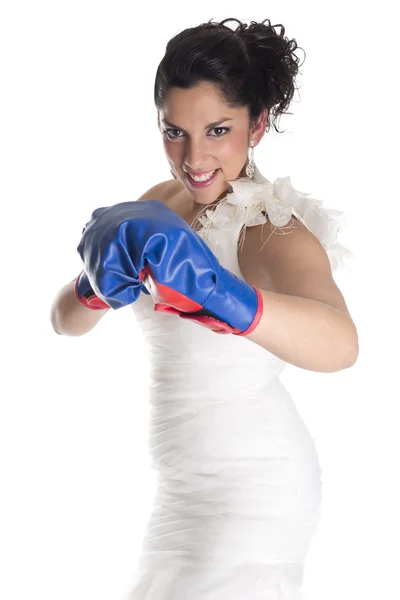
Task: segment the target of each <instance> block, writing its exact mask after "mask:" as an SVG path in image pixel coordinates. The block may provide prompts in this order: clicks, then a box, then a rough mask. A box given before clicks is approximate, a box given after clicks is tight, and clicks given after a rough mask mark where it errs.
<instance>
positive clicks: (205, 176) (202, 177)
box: [188, 169, 217, 181]
mask: <svg viewBox="0 0 400 600" xmlns="http://www.w3.org/2000/svg"><path fill="white" fill-rule="evenodd" d="M216 170H217V169H215V170H214V171H210V172H209V173H208V174H207V173H204V174H203V175H192V174H191V173H188V175H189V177H191V178H192V179H194V180H195V181H207V180H208V179H211V177H212V176H213V175H214V173H215V171H216Z"/></svg>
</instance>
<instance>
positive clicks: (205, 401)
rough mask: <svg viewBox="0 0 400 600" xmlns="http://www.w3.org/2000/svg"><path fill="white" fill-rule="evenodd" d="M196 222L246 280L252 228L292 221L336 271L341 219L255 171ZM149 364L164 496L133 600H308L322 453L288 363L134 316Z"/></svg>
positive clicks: (153, 317) (145, 305) (188, 328)
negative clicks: (294, 391) (287, 375)
mask: <svg viewBox="0 0 400 600" xmlns="http://www.w3.org/2000/svg"><path fill="white" fill-rule="evenodd" d="M230 184H231V185H232V189H233V192H232V193H230V194H227V196H226V197H225V198H224V199H223V200H222V201H221V202H220V203H219V204H218V205H217V206H216V208H215V210H211V209H209V210H207V211H206V213H205V214H204V215H203V217H201V219H200V221H201V223H202V228H201V229H200V230H199V231H198V234H199V235H200V236H201V237H202V238H203V239H204V240H205V241H206V242H207V244H208V245H209V247H210V248H211V249H212V251H213V252H214V254H215V255H216V256H217V258H218V259H219V261H220V263H221V264H222V265H223V266H224V267H225V268H227V269H229V270H230V271H231V272H232V273H234V274H235V275H237V276H238V277H241V278H242V279H243V275H242V273H241V271H240V268H239V263H238V257H237V254H238V252H237V250H238V245H239V244H240V242H241V240H240V238H241V236H242V234H243V232H244V230H243V226H244V225H246V226H248V227H251V226H253V225H257V224H259V223H265V221H266V218H269V219H270V220H271V222H272V223H274V224H276V225H277V226H279V227H282V228H283V231H285V226H286V225H287V224H288V222H289V221H290V217H291V215H292V214H294V215H295V216H296V217H297V218H299V219H300V220H301V221H302V222H303V223H304V224H305V225H306V226H307V227H308V228H309V229H310V231H312V232H313V233H314V235H316V236H317V237H318V239H319V240H320V242H321V243H322V244H323V246H324V247H325V249H326V251H327V254H328V256H329V259H330V261H331V266H332V269H333V271H334V270H335V269H336V268H337V267H338V266H341V265H343V264H344V262H345V259H346V258H349V257H352V255H351V253H350V252H349V251H348V250H347V249H346V248H344V247H343V246H342V245H340V244H338V243H337V241H336V237H337V234H338V232H339V230H340V227H341V224H342V215H343V213H341V212H339V211H335V210H329V209H326V208H324V207H323V206H322V203H321V202H320V201H318V200H316V199H314V198H312V197H310V195H309V194H303V193H301V192H299V191H297V190H295V189H294V188H293V187H292V184H291V182H290V178H289V177H286V178H279V179H277V180H276V181H275V182H274V183H270V182H269V181H268V180H267V179H265V178H264V177H263V176H262V175H261V173H260V172H259V170H258V169H257V170H256V173H255V176H254V179H253V180H249V179H243V180H236V181H232V182H230ZM131 308H132V310H133V312H134V316H135V318H136V320H137V322H138V323H139V325H140V328H141V331H142V332H143V336H144V339H145V341H146V343H147V345H148V348H149V351H150V357H151V378H150V394H149V398H150V411H151V413H150V420H149V450H150V456H151V460H152V467H153V468H154V469H155V470H156V472H157V479H158V483H157V493H156V496H155V500H154V505H153V507H152V512H151V516H150V519H149V522H148V524H147V529H146V535H145V537H144V540H143V545H142V553H141V556H140V558H139V563H138V565H137V568H136V572H135V574H134V579H133V583H132V586H131V587H130V589H129V592H128V595H127V596H126V600H303V596H302V593H301V586H302V581H303V574H304V561H305V557H306V554H307V551H308V549H309V547H310V543H311V540H312V538H313V535H314V533H315V531H316V528H317V526H318V522H319V517H320V503H321V490H322V482H321V469H320V466H319V462H318V456H317V453H316V449H315V445H314V441H313V439H312V437H311V436H310V433H309V431H308V429H307V427H306V426H305V423H304V422H303V420H302V418H301V416H300V414H299V412H298V410H297V408H296V406H295V404H294V402H293V400H292V398H291V396H290V395H289V393H288V391H287V390H286V388H285V386H284V385H283V383H282V382H281V380H280V378H279V376H280V374H281V373H282V370H283V369H284V367H285V364H286V363H285V362H284V361H282V360H280V359H279V358H277V357H276V356H274V355H273V354H271V353H270V352H268V351H266V350H265V349H263V348H261V347H260V346H258V345H257V344H255V343H254V342H251V341H250V340H248V339H246V338H244V337H239V336H235V335H231V334H228V335H224V334H217V333H214V332H212V331H210V330H208V329H206V328H204V327H201V326H200V325H198V324H196V323H193V322H191V321H188V320H184V319H181V318H180V317H179V316H176V315H172V314H166V313H158V312H155V311H154V303H153V300H152V298H151V296H148V295H146V294H142V295H141V296H140V298H139V299H138V300H137V301H136V302H135V303H134V304H132V305H131Z"/></svg>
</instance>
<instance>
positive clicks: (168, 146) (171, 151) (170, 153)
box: [163, 140, 180, 162]
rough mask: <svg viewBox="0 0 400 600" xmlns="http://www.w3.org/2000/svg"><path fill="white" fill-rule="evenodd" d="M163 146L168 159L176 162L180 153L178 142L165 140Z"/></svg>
mask: <svg viewBox="0 0 400 600" xmlns="http://www.w3.org/2000/svg"><path fill="white" fill-rule="evenodd" d="M163 146H164V152H165V155H166V156H167V158H168V160H170V161H171V162H175V161H176V160H177V159H178V157H179V155H180V151H179V148H178V144H174V143H171V142H169V141H168V140H163Z"/></svg>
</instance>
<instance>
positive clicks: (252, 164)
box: [246, 140, 256, 179]
mask: <svg viewBox="0 0 400 600" xmlns="http://www.w3.org/2000/svg"><path fill="white" fill-rule="evenodd" d="M250 146H251V151H250V159H249V164H248V165H247V167H246V175H247V177H249V178H250V179H253V176H254V171H255V170H256V165H255V162H254V140H251V142H250Z"/></svg>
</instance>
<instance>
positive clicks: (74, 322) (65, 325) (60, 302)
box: [50, 279, 109, 336]
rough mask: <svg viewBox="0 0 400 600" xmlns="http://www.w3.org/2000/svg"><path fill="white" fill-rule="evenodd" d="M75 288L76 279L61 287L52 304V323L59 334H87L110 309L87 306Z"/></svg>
mask: <svg viewBox="0 0 400 600" xmlns="http://www.w3.org/2000/svg"><path fill="white" fill-rule="evenodd" d="M74 288H75V279H74V280H73V281H71V282H70V283H67V285H65V286H64V287H63V288H61V290H60V291H59V292H58V294H57V295H56V297H55V298H54V301H53V304H52V306H51V317H50V319H51V324H52V326H53V329H54V331H55V332H56V333H58V334H59V335H70V336H79V335H85V333H88V332H89V331H90V330H91V329H93V327H94V326H95V325H97V323H98V322H99V321H100V319H102V318H103V317H104V315H105V314H106V313H107V312H108V311H109V309H104V310H101V309H100V310H92V309H90V308H86V306H83V304H81V303H80V302H79V300H78V298H77V297H76V295H75V290H74Z"/></svg>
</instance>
